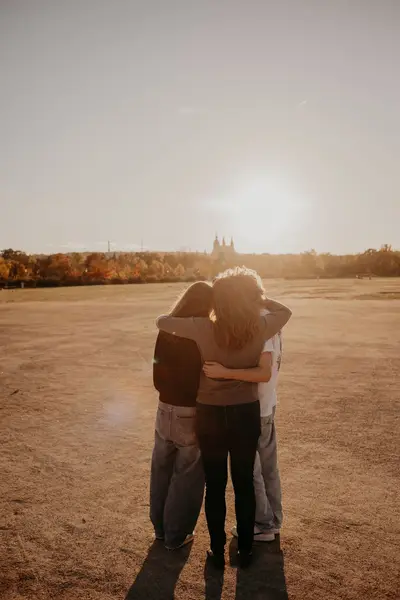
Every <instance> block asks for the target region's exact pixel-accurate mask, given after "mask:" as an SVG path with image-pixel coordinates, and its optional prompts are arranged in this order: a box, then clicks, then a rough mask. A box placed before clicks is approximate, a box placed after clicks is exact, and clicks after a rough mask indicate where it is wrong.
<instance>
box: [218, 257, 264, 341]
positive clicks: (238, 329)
mask: <svg viewBox="0 0 400 600" xmlns="http://www.w3.org/2000/svg"><path fill="white" fill-rule="evenodd" d="M264 298H265V292H264V288H263V285H262V282H261V278H260V276H259V275H258V273H256V271H253V270H252V269H247V268H246V267H236V268H235V269H228V270H227V271H225V272H224V273H221V274H220V275H218V276H217V277H216V278H215V279H214V282H213V312H212V315H211V318H212V320H213V321H214V335H215V340H216V342H217V344H218V346H220V347H221V348H230V349H232V350H240V349H241V348H243V347H244V346H246V344H247V343H248V342H250V341H251V340H252V339H253V338H254V336H255V335H256V334H257V332H258V331H259V329H260V309H261V308H262V307H263V301H264Z"/></svg>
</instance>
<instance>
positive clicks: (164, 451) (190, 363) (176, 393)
mask: <svg viewBox="0 0 400 600" xmlns="http://www.w3.org/2000/svg"><path fill="white" fill-rule="evenodd" d="M211 305H212V287H211V286H210V285H209V284H207V283H204V282H197V283H194V284H193V285H191V286H190V287H189V288H188V289H187V290H186V291H185V292H184V294H183V295H182V297H181V298H180V299H179V300H178V302H177V303H176V305H175V307H174V308H173V309H172V312H171V315H173V316H175V317H181V318H182V317H208V316H209V314H210V312H211ZM202 366H203V360H202V357H201V355H200V351H199V349H198V346H197V344H196V342H194V341H193V340H188V339H184V338H179V337H177V336H175V335H172V334H169V333H165V332H162V331H160V333H159V334H158V338H157V341H156V346H155V351H154V361H153V382H154V387H155V388H156V390H157V391H158V392H159V405H158V410H157V417H156V426H155V443H154V449H153V456H152V463H151V480H150V518H151V521H152V523H153V526H154V531H155V535H156V538H157V539H160V540H164V543H165V546H166V548H168V549H169V550H175V549H177V548H180V547H182V546H184V545H185V544H188V543H190V542H191V541H193V532H194V528H195V526H196V523H197V519H198V517H199V513H200V509H201V505H202V502H203V495H204V471H203V466H202V462H201V456H200V450H199V447H198V444H197V440H196V434H195V415H196V398H197V391H198V387H199V380H200V374H201V371H202Z"/></svg>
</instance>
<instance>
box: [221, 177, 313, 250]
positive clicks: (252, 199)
mask: <svg viewBox="0 0 400 600" xmlns="http://www.w3.org/2000/svg"><path fill="white" fill-rule="evenodd" d="M229 204H230V216H231V218H230V221H231V224H232V227H233V231H234V232H235V236H236V237H237V232H240V237H242V238H245V239H246V240H247V243H248V244H249V247H252V248H254V249H256V248H257V249H261V248H265V250H264V251H265V252H279V246H281V247H282V245H283V244H282V241H283V238H284V237H285V236H287V235H290V233H291V232H292V231H293V229H294V227H295V225H296V223H298V219H299V216H300V214H301V202H300V198H299V197H298V195H296V194H295V193H294V192H293V190H292V189H291V188H290V186H289V184H288V182H286V181H284V180H282V179H281V178H278V177H273V176H267V175H265V176H264V175H258V176H253V177H251V178H245V179H242V180H241V181H240V182H238V184H237V185H236V186H235V189H234V190H233V191H232V193H231V196H230V201H229Z"/></svg>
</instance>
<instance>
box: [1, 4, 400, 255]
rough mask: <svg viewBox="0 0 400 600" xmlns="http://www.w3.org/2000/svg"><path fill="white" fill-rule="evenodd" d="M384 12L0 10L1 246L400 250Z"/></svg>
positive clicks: (396, 39)
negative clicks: (221, 243)
mask: <svg viewBox="0 0 400 600" xmlns="http://www.w3.org/2000/svg"><path fill="white" fill-rule="evenodd" d="M399 59H400V2H399V1H398V0H330V1H329V0H326V1H323V0H279V2H277V1H276V0H246V1H245V0H218V1H217V0H168V1H167V0H0V76H1V79H0V81H1V87H2V91H1V94H0V248H8V247H12V248H14V249H22V250H25V251H27V252H46V253H50V252H57V251H64V252H66V251H73V250H77V251H83V250H95V251H105V250H106V249H107V241H108V240H110V242H111V247H112V249H115V250H137V249H139V248H140V247H141V246H142V245H143V247H144V248H145V249H149V250H160V251H162V250H165V251H170V250H182V249H186V250H189V249H191V250H200V251H203V250H207V251H210V250H211V247H212V242H213V239H214V236H215V233H216V232H217V233H218V234H219V236H220V237H222V235H225V236H226V237H227V238H230V236H231V235H232V236H234V239H235V244H236V248H237V250H238V251H239V252H244V253H247V252H273V253H287V252H301V251H305V250H309V249H311V248H315V249H316V250H317V251H319V252H332V253H351V252H358V251H363V250H365V249H367V248H371V247H376V248H377V247H379V246H380V245H381V244H385V243H387V244H392V245H393V246H394V247H396V248H400V109H399V107H400V78H399V75H398V71H399V69H398V66H399Z"/></svg>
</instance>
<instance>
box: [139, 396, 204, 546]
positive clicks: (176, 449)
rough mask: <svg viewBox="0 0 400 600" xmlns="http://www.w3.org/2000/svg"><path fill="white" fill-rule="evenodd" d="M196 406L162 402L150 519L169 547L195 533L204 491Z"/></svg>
mask: <svg viewBox="0 0 400 600" xmlns="http://www.w3.org/2000/svg"><path fill="white" fill-rule="evenodd" d="M195 415H196V408H195V407H187V406H173V405H171V404H165V403H164V402H160V403H159V406H158V411H157V417H156V431H155V443H154V450H153V457H152V462H151V480H150V518H151V522H152V523H153V526H154V530H155V533H156V536H157V537H160V538H164V540H165V545H166V546H168V548H175V547H177V546H179V545H180V544H181V543H182V542H183V541H184V539H185V537H186V536H187V535H188V534H190V533H192V532H193V530H194V528H195V526H196V523H197V519H198V517H199V514H200V510H201V505H202V503H203V494H204V472H203V466H202V462H201V457H200V450H199V447H198V445H197V440H196V434H195Z"/></svg>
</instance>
